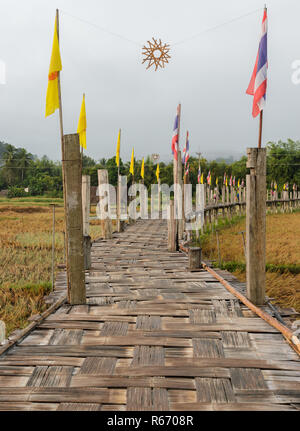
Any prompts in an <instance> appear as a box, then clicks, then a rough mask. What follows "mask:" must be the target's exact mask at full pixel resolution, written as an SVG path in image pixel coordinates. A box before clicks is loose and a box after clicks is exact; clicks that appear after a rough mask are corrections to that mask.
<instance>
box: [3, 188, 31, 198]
mask: <svg viewBox="0 0 300 431" xmlns="http://www.w3.org/2000/svg"><path fill="white" fill-rule="evenodd" d="M24 196H27V193H26V192H25V190H24V189H23V188H22V187H17V186H12V187H10V188H9V189H8V192H7V197H8V198H22V197H24Z"/></svg>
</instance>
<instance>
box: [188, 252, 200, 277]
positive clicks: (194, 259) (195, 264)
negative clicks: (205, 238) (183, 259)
mask: <svg viewBox="0 0 300 431" xmlns="http://www.w3.org/2000/svg"><path fill="white" fill-rule="evenodd" d="M200 268H201V248H200V247H190V248H189V270H190V271H197V270H198V271H199V269H200Z"/></svg>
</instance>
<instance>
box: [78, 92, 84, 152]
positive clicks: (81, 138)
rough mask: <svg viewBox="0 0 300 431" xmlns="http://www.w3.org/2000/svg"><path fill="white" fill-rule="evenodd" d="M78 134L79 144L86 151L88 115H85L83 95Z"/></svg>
mask: <svg viewBox="0 0 300 431" xmlns="http://www.w3.org/2000/svg"><path fill="white" fill-rule="evenodd" d="M77 133H79V143H80V145H81V146H82V148H85V149H86V113H85V96H84V95H83V98H82V104H81V110H80V115H79V121H78V126H77Z"/></svg>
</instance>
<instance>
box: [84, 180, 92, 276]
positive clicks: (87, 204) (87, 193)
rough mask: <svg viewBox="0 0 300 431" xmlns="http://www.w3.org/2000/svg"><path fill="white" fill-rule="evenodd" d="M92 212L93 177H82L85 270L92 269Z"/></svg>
mask: <svg viewBox="0 0 300 431" xmlns="http://www.w3.org/2000/svg"><path fill="white" fill-rule="evenodd" d="M90 210H91V177H90V176H89V175H82V215H83V249H84V269H90V268H91V237H90Z"/></svg>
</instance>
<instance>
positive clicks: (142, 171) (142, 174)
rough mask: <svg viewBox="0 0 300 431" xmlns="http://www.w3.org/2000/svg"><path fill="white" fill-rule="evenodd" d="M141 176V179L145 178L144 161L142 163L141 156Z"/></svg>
mask: <svg viewBox="0 0 300 431" xmlns="http://www.w3.org/2000/svg"><path fill="white" fill-rule="evenodd" d="M141 177H142V178H143V179H144V178H145V163H144V157H143V160H142V167H141Z"/></svg>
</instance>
